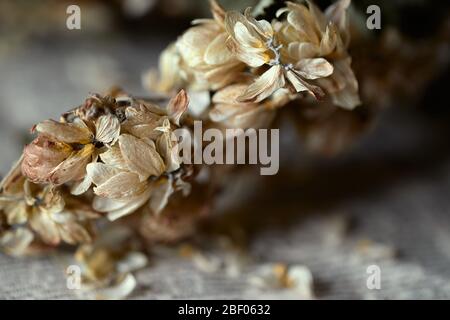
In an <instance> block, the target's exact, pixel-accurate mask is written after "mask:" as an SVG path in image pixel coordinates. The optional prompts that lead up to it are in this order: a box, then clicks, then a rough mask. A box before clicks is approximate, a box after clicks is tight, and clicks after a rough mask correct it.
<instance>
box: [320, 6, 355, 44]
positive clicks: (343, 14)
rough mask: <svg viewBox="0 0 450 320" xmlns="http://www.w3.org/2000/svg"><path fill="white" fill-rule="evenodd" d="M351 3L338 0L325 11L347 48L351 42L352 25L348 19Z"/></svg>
mask: <svg viewBox="0 0 450 320" xmlns="http://www.w3.org/2000/svg"><path fill="white" fill-rule="evenodd" d="M350 3H351V0H338V1H337V2H335V3H334V4H332V5H331V6H329V7H328V8H327V10H325V15H326V16H327V18H328V20H329V21H331V22H333V23H334V24H335V25H336V26H337V27H338V29H339V32H340V36H341V38H342V39H343V41H344V45H345V46H348V44H349V42H350V24H349V19H348V17H347V15H348V13H347V10H348V8H349V6H350Z"/></svg>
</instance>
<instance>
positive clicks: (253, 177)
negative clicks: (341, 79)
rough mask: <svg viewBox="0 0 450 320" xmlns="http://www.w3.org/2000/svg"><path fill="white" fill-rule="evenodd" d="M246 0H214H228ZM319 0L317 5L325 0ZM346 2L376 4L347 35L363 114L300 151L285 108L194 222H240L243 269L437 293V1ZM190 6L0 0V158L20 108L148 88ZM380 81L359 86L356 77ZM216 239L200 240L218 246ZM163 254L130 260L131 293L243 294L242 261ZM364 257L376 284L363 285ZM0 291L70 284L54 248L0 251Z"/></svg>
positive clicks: (444, 262) (58, 293)
mask: <svg viewBox="0 0 450 320" xmlns="http://www.w3.org/2000/svg"><path fill="white" fill-rule="evenodd" d="M256 2H257V1H256V0H255V1H251V0H248V1H236V0H227V1H225V0H223V1H221V4H222V5H223V6H224V7H225V8H227V9H239V10H241V9H243V8H245V7H247V6H249V5H251V6H252V5H255V4H256ZM316 2H317V3H318V4H319V5H320V6H321V7H323V8H324V7H326V6H327V5H328V4H330V3H331V2H332V1H316ZM354 3H355V6H354V8H353V10H354V11H355V12H358V13H359V16H361V17H364V14H365V8H367V6H368V5H370V4H378V5H379V6H380V7H381V13H382V29H381V30H376V31H373V34H372V35H371V37H372V39H373V46H369V47H365V49H366V50H365V51H364V50H358V49H357V48H356V49H355V50H354V51H353V53H354V64H355V65H356V66H358V65H359V69H357V70H356V71H357V75H358V78H359V79H362V89H361V90H363V102H365V100H364V95H366V97H367V99H371V100H370V104H371V109H370V110H376V111H377V116H376V117H375V119H373V122H371V126H370V130H366V131H364V133H363V134H361V136H360V137H358V139H357V140H356V141H355V142H354V143H353V144H352V147H351V148H350V149H348V150H345V152H342V153H340V154H339V155H336V156H334V157H327V156H323V155H320V154H315V153H310V152H306V151H305V141H302V140H301V139H299V138H298V136H297V134H296V133H295V132H296V128H295V124H293V123H292V122H293V121H292V118H291V116H290V114H289V113H286V114H284V115H283V116H282V117H281V119H279V121H280V122H279V123H280V124H282V128H283V129H282V130H281V132H280V133H281V142H282V143H281V147H280V155H281V157H282V163H281V167H280V172H279V174H278V175H276V176H274V177H260V176H259V175H258V174H255V172H253V173H249V174H245V173H244V174H243V175H241V176H240V178H239V179H238V180H237V181H236V183H235V184H233V186H232V187H231V188H230V189H229V190H226V192H224V194H225V196H224V197H223V199H222V200H221V205H220V206H219V209H217V212H215V214H214V215H213V217H212V218H211V221H209V222H208V223H207V224H206V226H205V228H204V230H203V234H202V235H200V237H216V238H220V239H222V238H223V237H225V238H232V239H235V238H239V239H242V238H243V239H244V240H243V242H245V247H246V250H247V251H248V252H249V256H251V257H252V259H253V260H252V262H251V263H250V264H249V268H250V269H252V268H258V267H259V266H260V265H262V264H267V263H273V262H280V263H285V264H287V265H302V266H306V267H307V268H308V269H309V270H310V271H311V274H312V276H313V285H312V288H311V290H312V295H313V296H314V297H316V298H323V299H348V298H353V299H410V298H419V299H441V298H446V299H449V298H450V268H449V267H450V196H449V195H450V159H449V155H450V148H449V147H450V143H449V137H450V126H449V120H450V111H449V108H448V106H449V102H448V101H449V100H448V84H449V73H448V62H449V56H450V55H449V46H448V44H449V42H448V39H449V38H448V35H449V14H450V11H449V8H448V4H447V3H446V1H425V0H423V1H421V0H410V1H406V0H405V1H402V0H395V1H365V0H364V1H354ZM70 4H76V5H78V6H79V7H80V8H81V30H68V29H67V27H66V19H67V17H68V15H67V13H66V9H67V7H68V5H70ZM198 17H209V6H208V2H207V1H206V0H197V1H189V0H164V1H158V0H112V1H100V0H97V1H95V0H83V1H81V0H78V1H61V0H58V1H51V0H42V1H25V0H18V1H13V0H1V1H0V139H1V140H0V147H1V148H2V152H0V174H1V175H4V174H5V173H6V172H7V170H8V169H9V167H10V165H11V164H12V163H13V161H14V160H15V159H17V158H18V157H19V155H20V153H21V151H22V148H23V145H24V144H25V143H27V142H28V141H29V140H30V138H31V136H30V135H29V134H28V130H29V128H31V126H32V125H33V124H35V123H37V122H39V121H41V120H43V119H48V118H54V119H57V118H58V116H59V115H60V114H61V113H62V112H64V111H66V110H68V109H71V108H73V107H75V106H78V105H79V104H80V103H82V102H83V101H84V99H85V98H86V97H87V96H88V95H89V94H90V93H97V92H100V93H101V92H104V91H106V90H107V89H109V88H111V87H112V86H115V85H119V86H120V87H122V88H123V89H125V90H126V91H128V92H130V93H132V94H134V95H136V96H141V95H146V94H148V93H147V92H146V91H145V89H144V88H143V87H142V84H141V76H142V74H143V73H144V72H145V71H147V70H148V69H150V68H155V67H157V63H158V56H159V53H160V52H161V51H162V50H163V49H164V48H165V47H166V46H167V45H168V44H169V43H170V42H172V41H174V40H175V39H176V38H177V36H178V35H180V34H181V33H182V32H183V31H184V30H185V29H186V28H188V27H189V25H190V21H191V20H192V19H194V18H198ZM392 34H395V35H397V36H398V35H400V37H399V38H397V42H396V43H395V45H394V46H393V47H383V48H382V47H381V45H378V44H379V43H382V41H385V40H382V39H385V38H387V39H388V40H389V39H391V38H389V35H392ZM394 38H395V37H394ZM398 39H400V40H398ZM406 39H407V41H406ZM403 40H404V41H403ZM386 41H387V40H386ZM383 43H385V42H383ZM358 58H361V60H358ZM361 61H362V62H361ZM396 67H398V68H397V69H395V68H396ZM392 70H396V72H390V71H392ZM374 79H375V80H374ZM372 80H374V81H372ZM377 81H378V82H379V83H378V86H375V87H374V88H375V89H372V91H370V90H369V89H368V88H369V85H367V86H366V84H368V83H372V82H377ZM383 85H385V86H386V87H385V91H384V90H381V89H380V88H383ZM366 89H367V90H366ZM374 105H375V107H373V106H374ZM381 105H382V106H381ZM327 128H328V127H327ZM328 129H329V130H331V133H330V135H331V136H333V131H332V128H331V129H330V128H328ZM249 190H251V192H249ZM219 242H220V241H219ZM219 248H220V245H218V246H217V247H213V248H208V250H209V251H208V254H209V255H210V256H212V257H214V256H215V255H221V254H222V253H220V250H219ZM161 255H162V256H163V258H161V259H158V260H156V259H155V262H154V263H153V264H152V265H151V266H150V267H149V268H147V269H145V270H143V271H141V272H140V273H139V275H138V279H139V281H140V283H141V286H140V289H139V290H138V291H137V292H136V293H135V294H134V296H132V298H210V299H213V298H247V297H254V296H251V295H250V293H248V292H247V290H246V286H245V285H244V284H243V283H244V282H242V281H241V280H240V278H239V276H237V277H234V278H228V277H227V276H226V275H223V274H217V273H205V272H202V270H199V268H196V267H195V265H193V264H192V263H190V262H189V261H186V260H183V258H181V257H173V256H166V255H165V254H164V253H161ZM374 264H375V265H377V266H380V269H381V289H380V290H369V289H368V288H367V286H366V280H367V276H368V274H367V267H368V266H370V265H374ZM200 269H201V268H200ZM270 297H271V298H277V296H276V295H275V294H274V296H270ZM0 298H9V299H14V298H69V299H70V298H73V296H72V293H71V292H70V291H68V290H67V289H66V288H65V280H64V274H63V270H62V269H61V266H60V264H59V263H58V259H57V258H55V257H42V258H25V259H13V258H10V257H6V256H4V255H0Z"/></svg>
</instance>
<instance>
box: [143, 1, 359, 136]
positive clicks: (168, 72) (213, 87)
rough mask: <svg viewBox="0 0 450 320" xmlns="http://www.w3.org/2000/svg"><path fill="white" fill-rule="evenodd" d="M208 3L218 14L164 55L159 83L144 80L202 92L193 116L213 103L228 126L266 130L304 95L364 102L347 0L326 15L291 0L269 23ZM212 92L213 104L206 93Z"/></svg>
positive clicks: (346, 105)
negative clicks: (275, 112) (279, 110)
mask: <svg viewBox="0 0 450 320" xmlns="http://www.w3.org/2000/svg"><path fill="white" fill-rule="evenodd" d="M210 3H211V11H212V15H213V19H200V20H195V21H194V22H193V24H194V26H193V27H192V28H190V29H189V30H187V31H186V32H185V33H184V34H183V35H182V36H181V37H180V38H179V39H178V40H177V41H176V42H175V43H174V44H172V45H170V46H169V47H168V48H167V49H166V50H165V51H164V52H163V53H162V55H161V58H160V75H159V81H157V82H155V81H154V80H155V77H154V73H150V77H148V78H147V79H146V80H147V81H148V86H149V87H150V88H151V89H153V90H158V91H161V92H166V93H168V92H173V91H174V90H178V89H179V88H187V89H188V90H189V92H190V93H191V92H192V95H193V96H194V95H195V96H196V97H198V96H200V97H203V99H202V102H201V103H197V104H196V108H198V109H197V110H195V113H196V114H201V113H202V112H203V111H204V110H205V109H206V108H207V107H208V106H210V108H209V109H208V111H207V112H208V115H209V119H210V120H212V121H213V122H215V123H217V125H224V126H225V127H241V128H242V127H243V128H250V127H252V128H256V127H267V126H269V125H270V123H271V120H272V119H273V110H274V109H277V108H280V107H282V106H284V105H286V104H287V103H288V102H290V101H293V100H297V99H299V98H304V97H305V93H308V94H310V95H311V96H312V97H314V98H316V99H321V100H323V99H325V98H326V97H328V99H329V100H331V101H332V103H333V104H334V105H336V106H338V107H341V108H343V109H347V110H352V109H354V108H355V107H356V106H358V105H359V104H360V99H359V95H358V82H357V80H356V78H355V75H354V73H353V71H352V68H351V58H350V56H349V54H348V47H349V44H350V28H349V20H348V17H347V9H348V7H349V5H350V0H339V1H337V2H336V3H335V4H334V5H332V6H330V7H329V8H328V9H327V10H326V11H325V12H322V11H321V10H320V9H319V8H318V7H317V6H316V5H315V4H314V3H313V2H312V1H310V0H307V1H306V3H305V4H303V3H302V4H300V3H294V2H289V1H287V2H286V7H284V8H282V9H280V10H278V12H277V13H276V17H273V19H272V20H271V21H268V20H264V19H260V20H257V19H256V18H255V17H254V16H253V15H252V10H251V9H250V8H248V9H247V10H245V12H244V14H241V13H239V12H235V11H230V12H226V11H225V10H224V9H223V8H222V7H221V6H220V5H219V4H218V3H217V2H216V1H214V0H211V1H210ZM155 83H156V85H155ZM210 91H212V93H213V96H212V101H208V99H205V98H204V97H205V96H206V97H209V92H210ZM205 93H206V94H205Z"/></svg>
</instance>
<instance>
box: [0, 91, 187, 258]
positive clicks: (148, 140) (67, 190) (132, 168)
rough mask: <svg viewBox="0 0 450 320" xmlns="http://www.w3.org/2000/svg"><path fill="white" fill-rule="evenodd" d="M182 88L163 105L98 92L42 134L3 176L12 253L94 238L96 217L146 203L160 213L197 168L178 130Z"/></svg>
mask: <svg viewBox="0 0 450 320" xmlns="http://www.w3.org/2000/svg"><path fill="white" fill-rule="evenodd" d="M188 103H189V100H188V97H187V95H186V93H185V92H184V91H180V92H179V93H178V95H176V96H175V97H174V98H173V99H172V100H171V101H170V102H169V104H168V106H167V107H166V108H165V109H163V108H160V107H158V106H156V105H154V104H151V103H147V102H144V101H139V100H135V99H133V98H132V97H130V96H127V95H119V96H117V97H113V96H109V95H107V96H104V97H102V96H99V95H93V96H91V97H90V98H88V99H87V100H86V102H85V103H84V104H83V105H82V106H80V107H78V108H76V109H74V110H72V111H71V112H68V113H66V114H64V115H63V116H62V117H61V120H60V121H54V120H47V121H44V122H41V123H39V124H38V125H36V126H34V127H33V129H32V131H33V132H36V133H37V137H36V138H35V139H34V140H33V141H32V142H31V143H30V144H29V145H27V146H26V147H25V149H24V152H23V155H22V157H21V159H20V160H19V161H18V163H17V164H16V165H15V166H14V168H13V169H12V170H11V172H10V173H9V174H8V175H7V176H6V177H5V179H4V180H3V181H2V184H1V198H0V209H1V210H2V211H1V212H2V220H1V221H2V224H1V226H0V232H1V233H0V242H1V245H2V248H4V249H5V250H6V251H7V252H9V253H11V254H22V253H25V252H26V251H27V250H29V249H33V248H37V247H43V246H55V245H58V244H60V243H61V242H65V243H68V244H85V243H90V242H91V240H92V239H93V236H94V233H95V227H96V223H95V222H96V221H97V220H98V219H100V218H103V217H104V216H106V217H107V218H108V219H109V220H110V221H114V220H116V219H119V218H121V217H123V216H125V215H129V214H131V213H133V212H135V211H136V210H138V209H140V208H145V210H148V211H150V212H151V213H152V214H153V215H158V214H159V213H160V212H161V211H162V210H163V209H164V208H165V206H166V204H167V202H168V199H169V197H170V196H171V195H172V194H173V193H174V192H176V191H179V190H182V191H183V192H184V193H185V194H186V193H188V192H189V184H188V183H187V182H185V181H183V178H185V177H188V176H189V175H190V174H191V173H192V170H191V169H190V168H186V167H185V166H184V165H183V164H181V163H180V162H179V159H178V157H175V156H174V155H176V150H177V149H176V148H177V142H176V141H173V138H172V136H171V132H172V130H174V129H175V128H177V127H179V125H180V118H181V117H182V115H183V114H184V112H185V111H186V109H187V107H188Z"/></svg>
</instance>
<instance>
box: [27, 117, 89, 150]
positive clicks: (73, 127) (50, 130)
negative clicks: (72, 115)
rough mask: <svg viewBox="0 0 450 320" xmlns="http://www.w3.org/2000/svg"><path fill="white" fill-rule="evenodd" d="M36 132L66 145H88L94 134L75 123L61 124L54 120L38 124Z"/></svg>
mask: <svg viewBox="0 0 450 320" xmlns="http://www.w3.org/2000/svg"><path fill="white" fill-rule="evenodd" d="M35 130H36V131H37V132H39V133H41V134H44V135H46V136H48V137H51V138H53V139H56V140H58V141H61V142H65V143H81V144H87V143H90V142H91V141H92V138H93V134H92V132H91V131H90V130H89V129H88V128H87V127H86V126H81V125H79V124H75V123H61V122H56V121H54V120H46V121H44V122H41V123H39V124H37V125H36V127H35Z"/></svg>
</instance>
